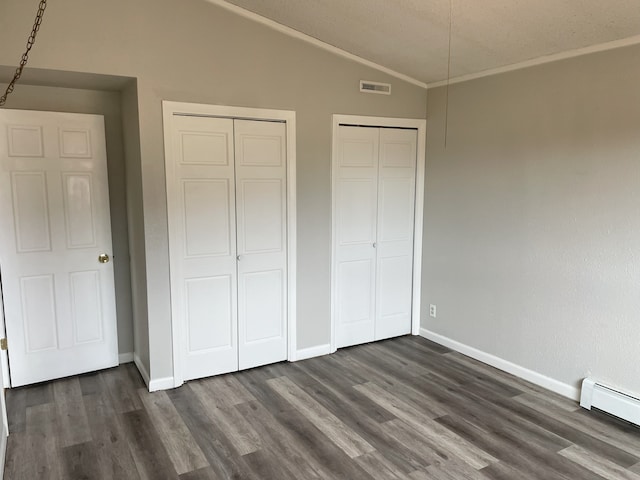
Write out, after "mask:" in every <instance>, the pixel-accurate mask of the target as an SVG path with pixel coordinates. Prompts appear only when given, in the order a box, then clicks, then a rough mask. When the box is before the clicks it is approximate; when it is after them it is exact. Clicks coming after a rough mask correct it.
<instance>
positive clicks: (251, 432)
mask: <svg viewBox="0 0 640 480" xmlns="http://www.w3.org/2000/svg"><path fill="white" fill-rule="evenodd" d="M7 403H8V408H9V425H10V429H11V432H12V433H11V435H10V436H9V443H8V450H7V461H6V468H5V479H26V480H32V479H36V478H45V479H58V478H60V479H92V480H93V479H102V478H110V479H153V480H162V479H176V478H179V479H183V480H196V479H226V478H234V479H258V480H266V479H276V480H284V479H338V478H340V479H348V480H356V479H382V480H392V479H409V480H423V479H434V480H441V479H442V480H444V479H447V480H452V479H453V480H458V479H472V480H473V479H508V480H519V479H524V480H527V479H544V480H552V479H568V480H590V479H593V480H595V479H598V480H601V479H603V478H604V479H615V480H619V479H636V480H640V429H638V428H636V427H634V426H631V425H629V424H626V423H624V422H622V421H619V420H617V419H614V418H611V417H609V416H607V415H605V414H603V413H598V412H596V411H592V412H587V411H585V410H582V409H580V408H579V406H578V405H577V404H576V403H574V402H571V401H568V400H566V399H564V398H561V397H559V396H557V395H554V394H552V393H550V392H547V391H545V390H543V389H541V388H538V387H536V386H534V385H531V384H529V383H526V382H524V381H522V380H519V379H517V378H515V377H512V376H510V375H508V374H505V373H503V372H500V371H498V370H495V369H493V368H491V367H487V366H485V365H483V364H481V363H478V362H476V361H474V360H471V359H469V358H467V357H465V356H463V355H460V354H458V353H455V352H451V351H449V350H447V349H444V348H442V347H440V346H438V345H436V344H434V343H431V342H429V341H427V340H424V339H422V338H419V337H402V338H398V339H394V340H388V341H385V342H379V343H375V344H369V345H363V346H359V347H353V348H349V349H343V350H340V351H338V353H336V354H334V355H329V356H326V357H320V358H315V359H311V360H306V361H303V362H298V363H293V364H288V363H283V364H277V365H271V366H267V367H262V368H257V369H253V370H249V371H244V372H240V373H236V374H231V375H224V376H219V377H214V378H209V379H204V380H197V381H191V382H189V383H188V384H186V385H184V386H182V387H181V388H178V389H175V390H170V391H164V392H156V393H151V394H150V393H148V392H147V391H146V390H145V388H144V384H143V382H142V380H141V379H140V376H139V375H138V373H137V371H136V369H135V367H134V366H133V365H132V364H128V365H122V366H120V367H118V368H115V369H111V370H107V371H102V372H99V373H94V374H88V375H82V376H79V377H72V378H68V379H63V380H57V381H54V382H49V383H45V384H40V385H36V386H31V387H23V388H18V389H14V390H11V391H8V392H7Z"/></svg>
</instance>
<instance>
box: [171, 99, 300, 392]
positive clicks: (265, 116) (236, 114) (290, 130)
mask: <svg viewBox="0 0 640 480" xmlns="http://www.w3.org/2000/svg"><path fill="white" fill-rule="evenodd" d="M174 115H189V116H205V117H222V118H232V119H243V120H263V121H264V120H266V121H277V122H284V123H285V126H286V134H287V140H286V141H287V360H289V361H295V360H296V348H297V347H296V343H297V342H296V327H297V315H296V312H297V307H296V271H297V261H296V258H297V257H296V231H297V230H296V224H297V222H296V112H294V111H291V110H272V109H262V108H246V107H234V106H225V105H208V104H201V103H185V102H172V101H166V100H163V101H162V117H163V130H164V152H165V165H166V164H167V163H168V162H169V161H171V160H172V155H173V154H172V149H171V124H172V122H171V119H172V117H173V116H174ZM165 172H166V170H165ZM167 184H168V181H167ZM167 217H169V216H168V215H167ZM167 221H168V222H170V219H169V218H167ZM170 230H171V225H169V231H170ZM169 243H171V239H170V238H169ZM172 263H173V260H172V259H171V256H169V268H170V270H171V267H172ZM174 269H175V267H174ZM178 317H179V315H178V312H177V311H176V309H175V305H174V303H173V302H171V318H172V319H174V318H178ZM171 333H172V344H173V381H174V387H179V386H180V385H182V384H183V383H184V374H183V371H182V350H181V348H180V346H181V345H182V343H183V342H182V339H183V326H182V325H181V324H180V322H174V321H173V320H172V322H171Z"/></svg>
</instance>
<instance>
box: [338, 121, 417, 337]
mask: <svg viewBox="0 0 640 480" xmlns="http://www.w3.org/2000/svg"><path fill="white" fill-rule="evenodd" d="M337 134H338V138H337V150H336V159H335V163H334V169H335V171H334V190H335V191H334V239H335V240H334V241H335V244H334V276H333V278H334V286H333V288H334V312H333V315H334V321H335V325H336V331H335V335H336V346H337V347H338V348H340V347H345V346H349V345H356V344H360V343H365V342H371V341H374V340H381V339H384V338H389V337H394V336H398V335H404V334H408V333H411V312H412V287H413V281H412V278H413V238H414V208H415V184H416V174H415V172H416V158H417V131H416V130H415V129H399V128H377V127H360V126H347V125H340V126H339V127H338V130H337Z"/></svg>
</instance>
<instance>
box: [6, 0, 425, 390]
mask: <svg viewBox="0 0 640 480" xmlns="http://www.w3.org/2000/svg"><path fill="white" fill-rule="evenodd" d="M33 10H34V4H32V2H24V1H20V0H5V1H3V2H1V3H0V45H2V49H1V50H0V65H11V64H12V63H13V62H15V61H16V59H17V58H19V54H20V52H21V50H22V48H23V44H24V38H25V34H26V32H27V31H28V29H29V27H30V25H31V23H30V22H32V16H33V14H34V11H33ZM36 47H37V48H34V51H33V54H32V63H31V65H32V66H33V67H39V68H46V69H56V70H67V71H78V72H89V73H101V74H111V75H123V76H129V77H136V78H137V80H138V83H137V85H138V91H137V95H138V114H139V118H140V132H139V133H140V151H141V158H140V162H141V170H140V171H141V180H142V195H141V198H142V202H143V207H144V219H143V221H144V225H143V228H140V229H139V231H140V232H141V233H143V234H144V240H145V254H146V258H145V259H144V260H143V261H144V262H145V263H146V273H147V284H146V292H147V298H146V301H147V306H148V332H149V335H148V336H149V356H150V360H149V365H146V366H147V367H150V374H151V377H152V378H153V379H158V378H163V377H169V376H172V374H173V370H172V369H173V363H172V357H171V316H170V303H169V302H170V297H169V261H168V243H167V217H166V195H165V181H164V153H163V137H162V116H161V112H162V111H161V100H174V101H190V102H200V103H210V104H220V105H236V106H246V107H258V108H276V109H285V110H295V111H296V114H297V162H298V163H297V167H298V171H297V176H298V178H297V183H298V205H297V207H298V231H297V234H298V285H297V291H298V312H297V314H298V338H297V343H298V348H305V347H312V346H316V345H322V344H327V343H329V333H330V266H331V230H330V227H331V222H330V215H331V196H330V175H329V171H330V157H331V115H332V114H334V113H344V114H357V115H379V116H389V117H411V118H424V117H425V102H426V92H425V91H424V90H423V89H421V88H419V87H416V86H413V85H409V84H406V83H403V82H401V81H399V80H395V79H392V78H389V77H387V76H386V75H383V74H380V73H379V72H377V71H374V70H372V69H369V68H366V67H364V66H361V65H359V64H356V63H354V62H351V61H348V60H345V59H342V58H340V57H336V56H335V55H332V54H330V53H328V52H326V51H323V50H320V49H318V48H316V47H313V46H311V45H309V44H307V43H304V42H302V41H299V40H294V39H292V38H290V37H288V36H285V35H283V34H280V33H277V32H275V31H273V30H271V29H269V28H267V27H264V26H261V25H259V24H256V23H254V22H251V21H249V20H246V19H244V18H241V17H239V16H237V15H234V14H232V13H230V12H228V11H226V10H224V9H222V8H219V7H216V6H214V5H211V4H208V3H207V2H204V1H202V0H136V1H135V2H131V1H126V0H113V1H109V2H104V1H98V0H59V1H57V2H55V3H52V4H50V5H49V7H48V8H47V13H46V18H45V23H44V26H43V27H42V29H41V32H40V36H39V38H38V43H37V45H36ZM360 79H367V80H374V81H376V80H377V81H389V82H391V83H393V95H391V96H389V97H387V96H384V95H367V94H360V93H359V92H358V85H359V83H358V82H359V80H360ZM130 230H131V233H130V235H134V234H136V232H134V231H133V228H132V229H130ZM132 253H135V252H134V251H133V249H132ZM134 261H140V259H139V256H138V257H137V258H136V259H134ZM139 281H144V279H143V278H140V279H139ZM137 288H138V291H140V292H143V291H144V287H143V286H137ZM143 303H144V302H142V301H138V302H136V301H135V299H134V308H135V305H136V304H137V305H138V306H141V307H143V306H144V305H143ZM136 310H137V309H136ZM136 317H137V318H139V319H140V320H139V321H145V322H146V319H142V318H141V316H140V315H136ZM137 328H138V327H137ZM145 328H146V326H144V325H141V326H139V328H138V330H139V331H140V332H142V333H144V331H145Z"/></svg>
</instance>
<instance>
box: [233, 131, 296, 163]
mask: <svg viewBox="0 0 640 480" xmlns="http://www.w3.org/2000/svg"><path fill="white" fill-rule="evenodd" d="M262 123H265V122H262ZM280 125H282V124H280ZM237 137H238V138H237V153H238V156H237V159H238V164H239V165H241V166H243V167H282V166H283V161H284V159H285V155H284V137H283V136H281V135H280V133H279V132H276V133H275V134H273V132H266V134H265V135H256V134H252V133H250V132H249V131H247V130H243V131H241V132H238V133H237Z"/></svg>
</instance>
